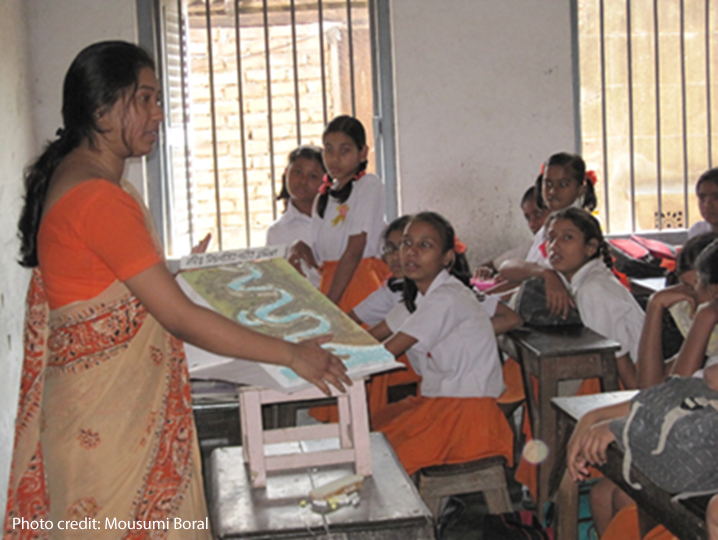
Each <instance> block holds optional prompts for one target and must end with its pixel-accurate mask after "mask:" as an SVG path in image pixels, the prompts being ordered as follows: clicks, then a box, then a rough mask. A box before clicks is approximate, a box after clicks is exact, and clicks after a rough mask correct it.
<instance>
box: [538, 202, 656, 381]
mask: <svg viewBox="0 0 718 540" xmlns="http://www.w3.org/2000/svg"><path fill="white" fill-rule="evenodd" d="M546 229H547V236H546V237H547V240H546V242H547V253H548V261H549V263H550V265H551V266H550V268H545V267H540V266H538V265H537V266H536V267H533V268H532V269H529V270H528V273H527V277H534V276H536V277H540V278H542V279H543V280H544V281H545V284H546V302H547V304H548V308H549V309H550V310H551V311H552V313H554V314H557V315H564V316H565V315H566V314H567V313H568V309H569V307H570V306H572V305H575V306H576V307H577V308H578V311H579V313H580V314H581V319H582V320H583V323H584V325H585V326H586V327H588V328H590V329H591V330H593V331H594V332H597V333H599V334H601V335H603V336H605V337H607V338H610V339H613V340H615V341H617V342H618V343H620V345H621V349H620V350H619V352H617V353H616V356H617V358H616V363H617V366H618V375H619V378H620V381H621V383H622V384H623V386H624V387H625V388H636V368H635V366H634V363H635V362H636V361H637V360H638V342H639V339H640V336H641V329H642V328H643V320H644V313H643V310H642V309H641V307H640V306H639V305H638V302H636V300H635V298H633V296H632V295H631V293H630V292H628V290H627V289H626V288H625V287H624V286H623V285H622V284H621V283H620V282H619V281H618V279H616V277H615V276H614V274H613V273H612V272H611V268H612V266H613V262H612V259H611V255H610V253H609V250H608V244H607V243H606V241H605V240H604V238H603V233H602V232H601V226H600V225H599V223H598V220H596V218H594V217H593V216H592V215H591V214H590V213H588V212H586V211H585V210H581V209H579V208H566V209H564V210H561V211H559V212H555V213H554V214H552V215H551V217H550V218H549V220H548V222H547V223H546ZM585 390H588V389H585ZM596 391H597V389H596ZM584 393H588V392H584Z"/></svg>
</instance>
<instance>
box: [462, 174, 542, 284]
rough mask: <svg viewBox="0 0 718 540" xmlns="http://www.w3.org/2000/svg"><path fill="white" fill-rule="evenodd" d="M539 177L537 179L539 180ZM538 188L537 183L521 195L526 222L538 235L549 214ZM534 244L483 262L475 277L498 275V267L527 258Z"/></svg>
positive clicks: (528, 244) (488, 278) (522, 245)
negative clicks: (543, 204)
mask: <svg viewBox="0 0 718 540" xmlns="http://www.w3.org/2000/svg"><path fill="white" fill-rule="evenodd" d="M538 180H539V179H537V180H536V181H537V182H538ZM537 194H538V189H537V187H536V186H535V185H533V186H531V187H530V188H528V189H527V190H526V192H525V193H524V195H523V197H521V212H523V215H524V219H526V224H527V225H528V227H529V230H530V231H531V234H533V235H534V237H535V236H536V234H537V233H538V232H539V230H540V229H541V228H542V227H543V224H544V223H545V222H546V219H547V218H548V216H549V213H550V212H549V210H548V208H542V207H540V206H539V204H538V196H537ZM532 245H533V240H529V241H527V242H524V243H522V244H521V245H520V246H517V247H515V248H512V249H510V250H508V251H506V252H504V253H502V254H501V255H499V256H498V257H496V258H494V259H492V260H490V261H488V262H486V263H484V264H482V265H481V266H479V267H478V268H477V269H476V271H475V272H474V278H475V279H477V280H480V281H488V280H490V279H492V278H494V277H495V276H496V274H497V273H498V270H497V268H499V267H500V266H501V264H502V263H503V262H504V261H508V260H510V259H525V258H526V257H527V256H528V252H529V249H531V246H532Z"/></svg>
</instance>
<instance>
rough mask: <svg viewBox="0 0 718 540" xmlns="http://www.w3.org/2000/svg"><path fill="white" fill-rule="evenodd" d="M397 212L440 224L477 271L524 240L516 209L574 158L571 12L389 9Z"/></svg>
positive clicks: (508, 7)
mask: <svg viewBox="0 0 718 540" xmlns="http://www.w3.org/2000/svg"><path fill="white" fill-rule="evenodd" d="M390 7H391V19H392V20H391V24H392V39H393V48H394V58H393V60H394V70H395V74H394V91H395V106H396V112H395V115H396V131H397V145H398V150H397V153H398V167H399V186H400V190H401V191H400V197H399V200H400V206H401V208H400V211H402V212H404V213H412V212H417V211H420V210H435V211H438V212H439V213H441V214H443V215H444V216H445V217H447V218H448V219H449V220H450V221H451V222H452V224H453V225H454V227H455V229H456V230H457V234H458V235H459V236H460V237H461V239H462V240H463V241H464V242H465V243H466V244H467V248H468V249H467V254H468V255H469V259H470V262H473V263H474V264H476V263H479V262H483V261H484V260H486V259H488V258H490V257H493V256H495V255H497V254H499V253H501V252H503V251H505V250H506V249H508V248H510V247H512V246H515V245H517V244H518V243H520V242H521V240H522V239H528V238H530V237H531V233H530V231H529V230H528V227H526V224H525V221H524V218H523V216H522V214H521V212H520V209H519V203H520V200H521V196H522V195H523V193H524V191H525V190H526V189H527V188H528V187H529V186H530V185H531V184H532V182H533V181H534V180H535V179H536V176H537V175H538V173H539V170H540V166H541V162H542V161H543V160H545V159H546V158H547V157H548V156H549V155H550V154H552V153H554V152H557V151H561V150H567V151H575V150H576V149H575V115H574V95H573V84H574V82H573V73H572V45H571V31H570V28H571V14H570V1H569V0H563V1H556V0H539V1H536V0H504V1H502V2H477V1H476V0H452V1H451V2H421V3H417V2H416V1H415V0H392V1H391V6H390Z"/></svg>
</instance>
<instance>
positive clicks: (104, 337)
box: [3, 186, 211, 540]
mask: <svg viewBox="0 0 718 540" xmlns="http://www.w3.org/2000/svg"><path fill="white" fill-rule="evenodd" d="M125 187H126V186H125ZM127 191H129V192H130V194H131V195H133V196H134V197H135V198H137V196H136V194H135V193H134V190H131V189H127ZM58 204H59V203H58ZM53 208H54V207H53ZM140 209H141V210H142V213H143V215H144V221H145V226H146V227H147V231H145V232H149V234H150V236H152V237H153V238H154V235H153V230H152V225H151V221H150V218H149V214H148V213H147V212H146V209H145V208H144V205H142V204H140ZM72 210H73V209H72V208H70V210H69V211H72ZM141 221H142V218H140V223H141ZM123 230H126V229H123ZM150 243H152V241H150ZM155 245H158V244H157V241H156V240H155ZM154 260H160V259H159V258H158V257H157V256H155V258H154ZM60 262H62V261H60ZM92 296H93V298H91V299H90V300H76V301H73V302H71V303H68V304H66V305H62V306H61V307H58V308H57V309H53V310H51V309H50V306H49V304H48V298H47V294H46V291H45V287H44V285H43V279H42V273H41V272H40V270H39V269H35V270H34V271H33V274H32V279H31V281H30V286H29V290H28V295H27V306H26V314H25V329H24V332H25V335H24V353H25V355H24V362H23V368H22V375H21V387H20V397H19V406H18V415H17V419H16V422H15V443H14V448H13V458H12V464H11V470H10V482H9V487H8V498H7V509H6V514H5V523H4V528H3V538H4V539H6V540H9V539H30V538H33V539H49V538H53V539H66V538H67V539H88V540H90V539H91V540H117V539H119V538H123V539H134V540H140V539H150V538H152V539H162V540H175V539H180V538H181V539H197V540H209V539H210V538H211V533H210V531H209V530H208V529H209V519H208V513H207V508H206V504H205V500H204V489H203V483H202V468H201V467H202V464H201V458H200V452H199V445H198V444H197V435H196V430H195V426H194V418H193V415H192V402H191V399H192V398H191V392H190V381H189V374H188V371H187V362H186V359H185V355H184V348H183V345H182V342H181V341H179V340H178V339H176V338H174V337H172V336H171V335H170V334H169V333H167V332H166V331H165V330H164V329H163V328H162V326H161V325H160V324H159V323H158V322H157V321H156V320H155V319H154V318H153V317H152V316H151V315H150V314H149V313H148V312H147V310H146V309H145V308H144V306H142V304H141V303H140V302H139V300H137V298H135V297H134V296H132V294H131V293H130V291H129V290H128V289H127V287H125V285H124V284H122V282H120V281H114V282H113V283H111V284H109V286H107V287H105V288H104V290H102V292H100V293H99V294H97V293H96V294H93V295H92ZM23 519H24V520H26V521H27V522H32V521H38V520H41V519H42V520H50V521H51V522H52V523H53V524H54V525H53V528H52V529H50V530H48V529H47V528H46V529H38V528H35V529H32V528H28V527H25V528H23V527H22V526H17V522H18V520H20V523H22V522H21V520H23ZM176 519H179V520H180V525H182V524H184V523H186V522H187V521H190V522H194V524H193V527H192V528H191V529H189V530H188V529H183V528H179V529H177V528H176V527H175V525H176V523H177V522H176V521H175V520H176ZM65 521H77V522H83V523H85V524H91V526H90V528H89V530H88V529H87V527H84V528H80V529H75V530H73V529H70V530H67V529H66V528H63V529H61V528H60V527H61V525H62V523H61V522H65Z"/></svg>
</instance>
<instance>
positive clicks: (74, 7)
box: [0, 0, 142, 515]
mask: <svg viewBox="0 0 718 540" xmlns="http://www.w3.org/2000/svg"><path fill="white" fill-rule="evenodd" d="M136 20H137V17H136V14H135V2H134V1H132V0H124V1H122V2H117V1H111V0H101V1H97V0H63V1H62V2H52V1H49V0H0V50H2V51H3V53H2V55H0V118H2V119H3V125H4V126H5V128H4V129H1V130H0V178H2V182H0V249H2V252H3V253H4V256H3V257H1V258H0V276H2V279H1V280H0V372H1V373H2V376H1V377H0V508H1V509H2V511H3V515H4V509H5V500H6V496H7V477H8V471H9V466H10V456H11V452H12V441H13V424H14V420H15V413H16V409H17V392H18V385H19V374H20V364H21V360H22V348H21V347H22V320H23V314H24V300H25V292H26V289H27V280H28V277H29V272H28V271H27V270H24V269H22V268H20V266H19V265H18V264H17V263H16V262H15V260H16V259H17V253H18V247H19V244H18V241H17V238H16V227H17V219H18V216H19V211H20V208H21V205H22V170H23V169H24V167H25V166H26V165H27V164H28V163H29V162H30V161H31V160H32V159H33V158H34V157H35V156H36V155H37V154H38V153H39V151H40V148H41V146H42V145H44V143H45V141H47V140H48V139H50V138H51V137H53V136H54V133H55V131H56V130H57V128H58V127H60V125H61V115H60V107H61V94H62V80H63V78H64V76H65V71H66V70H67V67H68V66H69V65H70V62H71V61H72V59H73V57H74V56H75V54H77V52H79V51H80V49H81V48H82V47H84V46H85V45H88V44H89V43H92V42H94V41H98V40H100V39H125V40H129V41H136ZM9 126H12V127H11V128H9ZM141 173H142V166H141V162H140V161H137V162H135V163H133V164H131V165H130V166H129V167H128V171H126V176H127V177H128V178H130V179H131V180H132V181H133V183H135V184H136V185H138V186H140V187H141V181H142V175H141Z"/></svg>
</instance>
